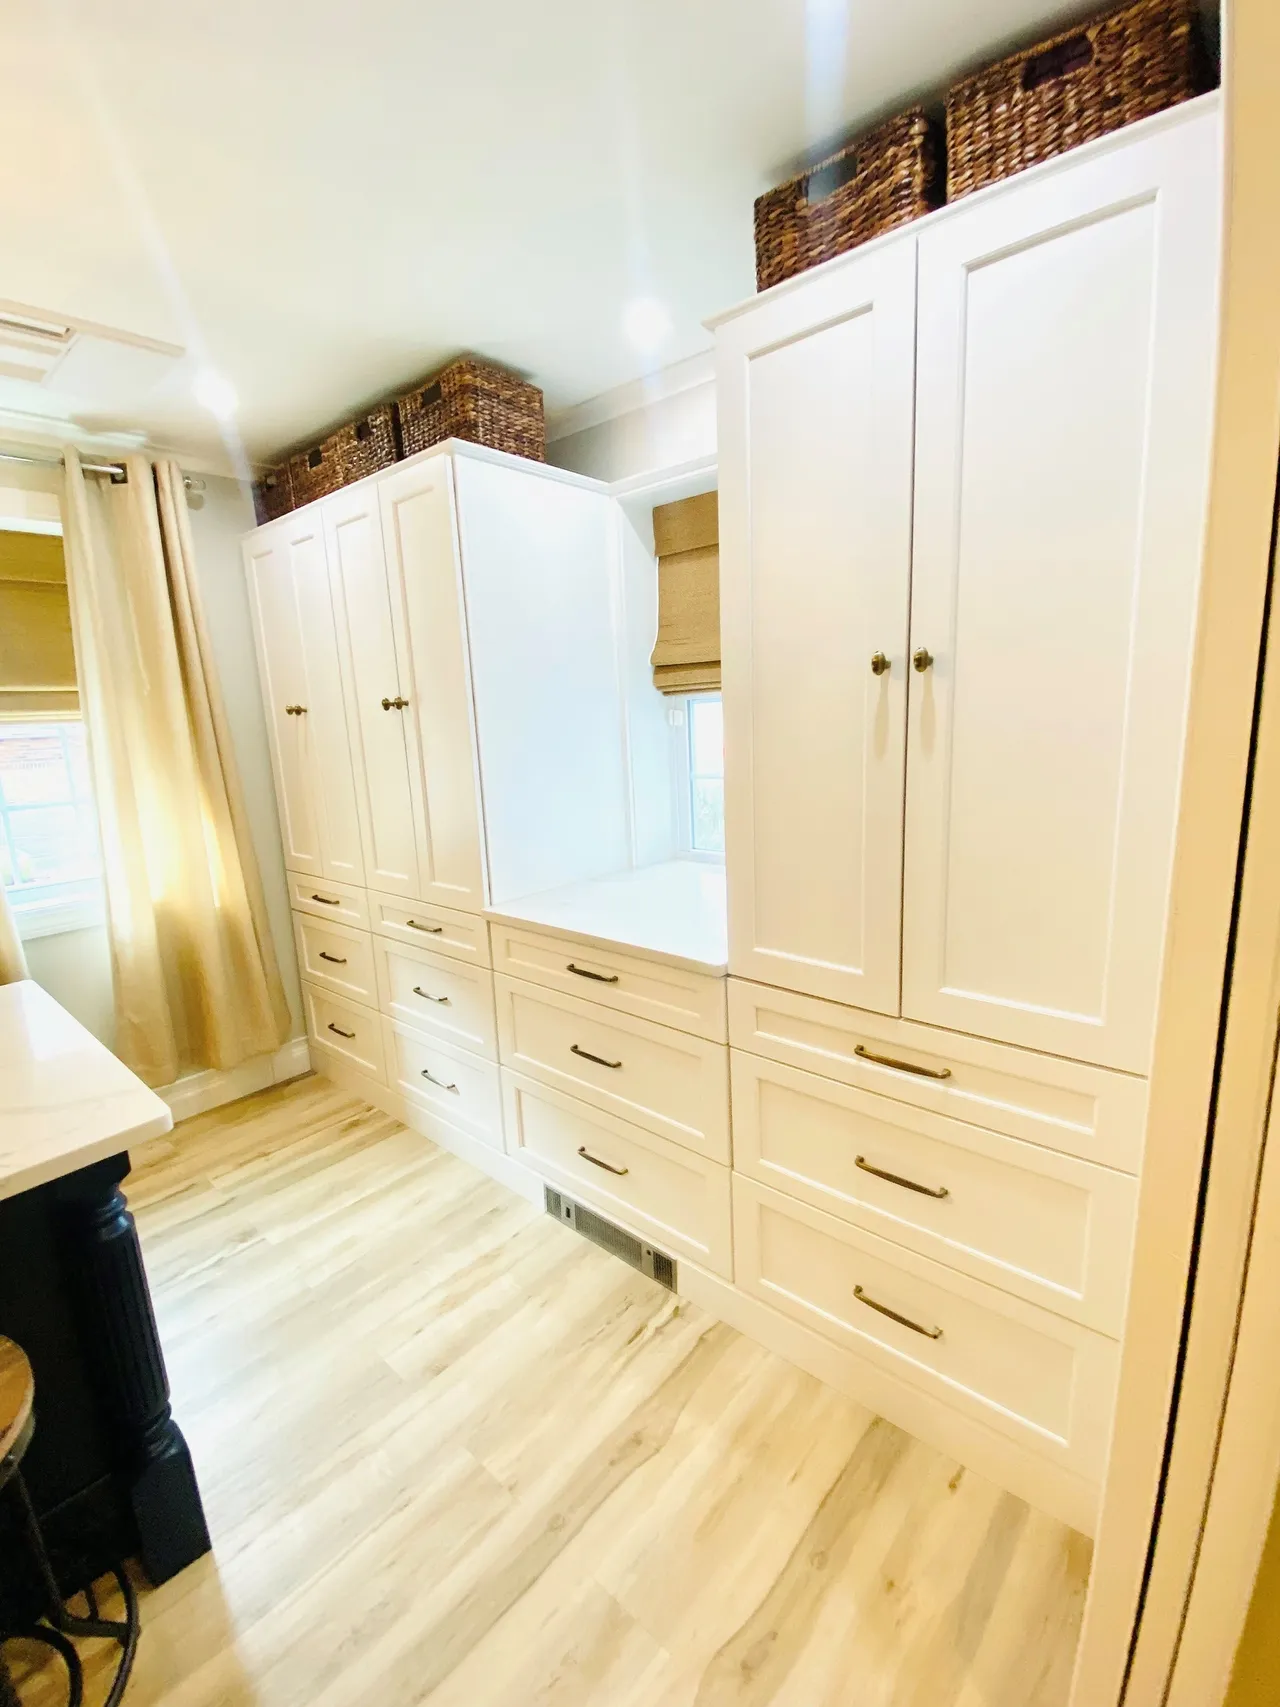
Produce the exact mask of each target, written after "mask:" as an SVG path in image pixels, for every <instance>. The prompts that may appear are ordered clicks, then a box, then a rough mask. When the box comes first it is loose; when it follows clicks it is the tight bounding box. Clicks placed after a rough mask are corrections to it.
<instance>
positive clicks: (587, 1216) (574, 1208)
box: [544, 1186, 676, 1292]
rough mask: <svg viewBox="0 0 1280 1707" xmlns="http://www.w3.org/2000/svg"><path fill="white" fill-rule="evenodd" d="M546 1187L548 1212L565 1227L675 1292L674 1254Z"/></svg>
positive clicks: (561, 1193)
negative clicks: (645, 1241) (634, 1235)
mask: <svg viewBox="0 0 1280 1707" xmlns="http://www.w3.org/2000/svg"><path fill="white" fill-rule="evenodd" d="M544 1190H545V1192H546V1197H547V1214H548V1215H554V1216H555V1218H556V1220H557V1221H563V1222H564V1224H565V1226H566V1227H572V1228H573V1230H574V1232H575V1233H580V1234H581V1235H582V1237H583V1238H584V1239H590V1240H591V1243H592V1244H593V1245H599V1246H600V1248H601V1250H605V1251H608V1252H609V1253H610V1255H611V1256H615V1257H621V1258H622V1260H623V1262H626V1263H630V1264H631V1266H632V1268H638V1269H639V1270H640V1272H641V1274H647V1275H648V1276H649V1279H650V1280H656V1281H657V1282H658V1284H659V1286H665V1287H666V1288H667V1290H668V1291H669V1292H674V1291H675V1289H676V1265H675V1258H674V1257H669V1256H667V1255H666V1254H665V1253H664V1252H662V1251H655V1250H654V1248H653V1246H652V1245H646V1244H644V1243H643V1242H642V1241H641V1240H640V1239H637V1238H635V1237H633V1235H632V1234H630V1233H628V1232H626V1231H625V1230H624V1229H623V1228H622V1227H615V1226H614V1224H613V1222H612V1221H606V1220H605V1218H604V1216H603V1215H597V1214H596V1212H595V1210H594V1209H588V1208H587V1207H586V1205H585V1204H582V1203H575V1202H574V1201H573V1199H572V1198H571V1197H566V1196H565V1195H564V1193H563V1192H560V1191H553V1190H552V1188H551V1187H550V1186H546V1187H544Z"/></svg>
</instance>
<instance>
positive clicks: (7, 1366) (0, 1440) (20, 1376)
mask: <svg viewBox="0 0 1280 1707" xmlns="http://www.w3.org/2000/svg"><path fill="white" fill-rule="evenodd" d="M35 1402H36V1383H35V1377H34V1376H33V1375H32V1373H31V1365H30V1364H29V1363H28V1362H27V1354H26V1353H25V1352H24V1351H23V1349H22V1347H21V1346H17V1345H14V1343H13V1341H12V1340H7V1339H4V1338H0V1460H3V1459H5V1458H8V1457H9V1456H10V1454H11V1453H14V1452H16V1451H17V1449H18V1443H19V1442H20V1441H21V1440H22V1438H23V1435H24V1433H25V1431H26V1429H27V1425H28V1424H29V1423H30V1421H31V1407H32V1406H33V1405H34V1404H35Z"/></svg>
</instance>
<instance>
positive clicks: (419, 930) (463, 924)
mask: <svg viewBox="0 0 1280 1707" xmlns="http://www.w3.org/2000/svg"><path fill="white" fill-rule="evenodd" d="M369 911H370V914H371V915H372V921H373V929H374V934H375V935H377V936H384V937H387V938H389V940H390V941H392V942H409V943H413V944H414V946H415V947H418V948H434V949H435V951H436V953H437V954H447V955H449V956H450V957H451V958H452V959H454V960H470V961H471V962H472V963H473V965H476V966H488V965H489V963H490V962H489V927H488V925H487V924H486V923H485V921H484V920H483V919H482V918H479V917H478V916H477V915H476V914H475V913H459V912H457V911H455V909H454V908H452V907H440V906H437V905H436V903H435V902H434V901H406V900H404V899H403V898H401V897H397V896H395V895H379V894H378V892H377V890H376V889H371V890H370V891H369Z"/></svg>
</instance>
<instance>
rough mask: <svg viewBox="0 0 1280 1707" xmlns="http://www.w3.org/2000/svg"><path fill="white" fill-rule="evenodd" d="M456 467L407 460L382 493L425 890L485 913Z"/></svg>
mask: <svg viewBox="0 0 1280 1707" xmlns="http://www.w3.org/2000/svg"><path fill="white" fill-rule="evenodd" d="M450 464H451V459H450V458H449V457H448V456H444V455H441V456H433V457H429V458H426V459H425V460H424V461H422V462H418V463H410V464H407V465H406V466H405V467H404V468H401V469H393V470H391V471H390V472H389V473H387V474H385V475H384V476H383V477H382V478H381V479H380V480H379V481H378V483H377V488H376V490H377V496H378V500H379V503H380V506H381V513H382V536H383V541H384V544H385V547H386V561H387V571H388V579H389V582H390V589H391V598H392V601H393V606H395V608H396V610H397V613H399V611H401V610H402V611H403V622H404V636H403V649H402V651H401V653H400V667H401V676H400V683H401V692H402V694H403V695H404V697H405V698H406V699H408V701H409V705H408V707H407V708H406V709H405V711H404V713H403V716H404V718H405V719H406V723H407V724H411V725H412V727H411V728H407V730H406V736H407V739H409V740H410V741H413V740H415V739H416V741H417V743H418V748H419V751H420V755H421V772H420V775H421V778H422V787H423V801H422V807H421V820H420V828H421V843H420V846H419V849H418V856H419V870H420V873H421V876H420V879H419V886H418V892H417V893H418V897H419V898H420V899H421V900H424V901H436V902H439V903H440V904H441V905H442V906H445V907H458V908H461V909H462V910H463V911H464V912H471V913H478V912H481V911H483V909H484V904H485V892H484V863H483V853H482V841H481V829H480V802H479V778H478V773H477V769H476V759H475V744H474V739H473V735H472V721H471V675H470V664H469V659H468V655H467V631H466V612H465V608H464V605H463V597H462V581H461V572H460V567H459V562H458V551H457V534H456V528H455V525H454V509H453V492H452V484H451V466H450ZM398 620H399V618H398ZM379 715H380V716H381V715H382V712H381V710H380V709H379Z"/></svg>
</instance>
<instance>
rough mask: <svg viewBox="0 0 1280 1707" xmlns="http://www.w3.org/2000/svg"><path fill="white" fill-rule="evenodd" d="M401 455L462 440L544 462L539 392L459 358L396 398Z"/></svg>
mask: <svg viewBox="0 0 1280 1707" xmlns="http://www.w3.org/2000/svg"><path fill="white" fill-rule="evenodd" d="M396 410H397V413H398V416H399V421H400V444H401V454H402V455H404V456H412V455H413V454H414V453H415V451H420V450H426V449H427V447H428V446H429V445H437V444H439V443H440V441H441V440H442V439H467V440H469V441H470V442H471V443H472V444H477V445H488V446H489V447H490V448H491V449H493V450H505V451H510V453H511V454H512V455H513V456H526V457H529V458H531V459H532V460H533V461H534V462H545V461H546V459H547V424H546V418H545V416H544V414H543V410H542V393H541V391H539V390H538V387H537V386H536V385H530V384H528V382H527V381H525V380H523V379H521V378H520V377H519V375H518V374H514V373H508V372H507V370H506V368H501V367H497V366H495V364H494V363H492V362H482V361H477V360H476V359H475V358H474V357H471V356H463V357H460V358H459V360H458V361H456V362H450V364H449V366H448V367H447V368H444V369H443V370H442V371H441V372H440V373H438V374H436V376H435V378H434V379H430V380H428V381H427V382H426V383H425V384H423V385H418V386H415V387H414V389H413V390H412V391H407V392H406V393H405V394H404V396H403V397H399V398H397V399H396Z"/></svg>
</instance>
